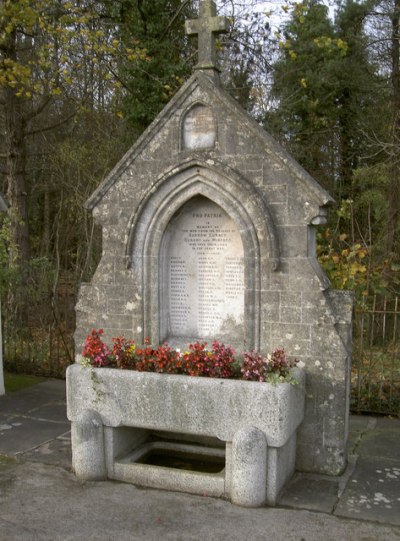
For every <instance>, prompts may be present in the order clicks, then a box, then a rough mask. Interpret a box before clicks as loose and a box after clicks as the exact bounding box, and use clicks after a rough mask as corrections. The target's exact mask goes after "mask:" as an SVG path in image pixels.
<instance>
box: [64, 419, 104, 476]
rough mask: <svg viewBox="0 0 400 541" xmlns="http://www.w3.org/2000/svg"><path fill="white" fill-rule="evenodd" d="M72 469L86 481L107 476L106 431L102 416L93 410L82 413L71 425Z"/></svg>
mask: <svg viewBox="0 0 400 541" xmlns="http://www.w3.org/2000/svg"><path fill="white" fill-rule="evenodd" d="M71 444H72V469H73V470H74V472H75V475H76V476H77V477H78V478H79V479H82V480H85V481H101V480H103V479H106V478H107V469H106V461H105V450H104V431H103V422H102V419H101V416H100V415H99V414H98V413H97V412H96V411H92V410H87V411H85V412H83V413H82V414H81V416H80V417H79V419H78V421H75V422H73V423H72V425H71Z"/></svg>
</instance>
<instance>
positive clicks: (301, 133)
mask: <svg viewBox="0 0 400 541" xmlns="http://www.w3.org/2000/svg"><path fill="white" fill-rule="evenodd" d="M366 10H367V5H366V4H365V3H363V4H355V3H354V2H352V0H348V1H347V2H345V3H344V4H342V5H341V7H340V9H339V10H338V11H337V14H336V19H335V23H332V22H331V20H330V19H329V17H328V11H327V8H326V6H325V5H323V4H322V2H320V1H318V0H304V1H303V2H301V3H299V4H296V5H295V6H294V7H293V10H292V14H291V18H290V19H289V21H288V22H287V23H286V25H285V26H284V29H283V33H282V34H281V35H280V36H279V37H280V47H281V52H280V55H279V59H278V61H277V63H276V64H275V75H274V83H273V87H272V94H273V96H274V98H275V100H276V103H277V107H276V108H275V110H274V111H272V112H271V113H270V114H269V115H267V118H266V127H267V128H269V129H272V130H273V131H274V132H275V133H276V134H277V135H278V137H279V138H280V140H281V141H282V142H283V143H284V144H286V145H287V146H288V148H289V149H290V150H291V152H292V153H293V154H294V156H295V157H296V158H297V159H298V160H299V161H300V163H301V164H302V165H303V166H304V167H305V168H306V169H307V170H308V171H309V172H310V173H311V174H312V175H314V176H315V177H316V178H317V179H318V180H319V181H320V182H321V183H322V184H323V185H324V186H325V187H326V188H328V189H329V190H330V191H331V192H333V194H334V195H335V196H336V197H338V198H339V199H342V198H346V197H349V196H352V195H353V194H352V192H351V179H352V171H353V170H354V169H355V168H356V167H358V166H359V164H360V159H361V157H362V148H363V145H365V142H366V133H367V132H368V129H369V128H367V129H366V128H365V122H366V115H367V114H368V113H369V111H371V110H372V108H373V107H376V106H377V103H378V102H379V101H380V99H381V89H380V87H379V84H378V83H379V78H378V77H377V75H376V74H375V67H374V66H373V64H372V63H371V61H370V59H369V58H368V55H367V52H366V51H367V49H366V36H365V33H364V27H363V20H364V17H365V12H366Z"/></svg>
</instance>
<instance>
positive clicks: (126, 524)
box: [0, 380, 400, 541]
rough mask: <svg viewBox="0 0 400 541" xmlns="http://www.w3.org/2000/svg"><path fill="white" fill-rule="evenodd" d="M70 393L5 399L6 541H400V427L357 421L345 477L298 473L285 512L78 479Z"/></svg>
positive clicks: (0, 405) (1, 433)
mask: <svg viewBox="0 0 400 541" xmlns="http://www.w3.org/2000/svg"><path fill="white" fill-rule="evenodd" d="M69 429H70V427H69V422H68V420H67V418H66V414H65V385H64V382H62V381H56V380H48V381H46V382H44V383H40V384H38V385H35V386H33V387H30V388H28V389H25V390H23V391H19V392H17V393H13V394H10V395H6V396H2V397H0V541H31V540H40V541H42V540H46V541H53V540H54V541H57V540H60V541H64V540H65V541H66V540H74V541H79V540H85V541H86V540H99V541H101V540H114V539H115V540H118V541H124V540H142V539H143V540H157V541H159V539H160V538H163V539H165V540H167V541H168V540H174V541H175V540H182V541H186V540H189V541H191V540H196V541H197V540H211V539H212V540H216V541H219V540H228V539H229V540H242V539H243V540H244V539H246V540H247V539H248V540H250V541H253V540H267V539H271V540H274V541H280V540H285V541H286V540H289V541H290V540H296V541H321V540H324V541H330V540H335V541H336V540H349V541H350V540H351V541H380V540H382V541H392V540H397V541H400V420H399V419H388V418H374V417H356V416H353V417H352V418H351V434H350V442H349V467H348V468H347V471H346V472H345V474H344V475H343V476H341V477H340V478H330V477H327V476H320V475H311V474H296V475H295V476H294V478H293V479H292V481H291V483H290V484H289V485H288V486H287V488H286V490H285V492H284V493H283V494H282V496H281V498H280V500H279V504H278V506H277V507H276V508H263V509H244V508H240V507H237V506H233V505H231V504H230V503H229V502H226V501H222V500H216V499H212V498H208V497H199V496H191V495H187V494H179V493H171V492H164V491H159V490H151V489H143V488H138V487H135V486H132V485H127V484H124V483H118V482H113V481H108V482H99V483H82V482H80V481H77V480H76V479H75V477H74V476H73V474H72V473H71V451H70V435H69Z"/></svg>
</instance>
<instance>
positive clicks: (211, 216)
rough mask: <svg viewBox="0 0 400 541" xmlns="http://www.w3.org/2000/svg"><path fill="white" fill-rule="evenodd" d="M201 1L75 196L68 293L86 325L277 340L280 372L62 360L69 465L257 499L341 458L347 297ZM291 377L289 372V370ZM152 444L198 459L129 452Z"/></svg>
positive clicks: (238, 341) (178, 342)
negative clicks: (283, 361)
mask: <svg viewBox="0 0 400 541" xmlns="http://www.w3.org/2000/svg"><path fill="white" fill-rule="evenodd" d="M226 30H227V20H226V18H225V17H221V16H217V15H216V8H215V3H214V2H213V1H211V0H203V1H201V2H200V13H199V18H198V19H196V20H191V21H187V23H186V31H187V34H189V35H197V37H198V64H197V65H196V67H195V69H194V73H193V75H192V77H191V78H190V79H189V80H188V81H187V82H186V83H185V84H184V85H183V86H182V88H181V89H180V91H179V92H178V93H177V94H176V95H175V96H174V97H173V98H172V100H171V101H170V103H169V104H168V105H167V106H166V107H165V108H164V110H163V111H162V112H161V113H160V114H159V115H158V117H157V118H156V119H155V120H154V122H153V123H152V124H151V125H150V126H149V127H148V128H147V130H146V131H145V132H144V133H143V135H142V136H141V137H140V138H139V140H138V141H137V142H136V143H135V144H134V145H133V147H132V148H131V149H130V150H129V151H128V152H127V153H126V155H125V156H124V157H123V158H122V159H121V161H120V162H119V163H118V164H117V165H116V167H115V168H114V169H113V170H112V171H111V173H110V174H109V176H108V177H107V178H106V179H105V180H104V182H103V183H102V184H101V185H100V186H99V188H98V189H97V190H96V191H95V192H94V193H93V194H92V196H91V197H90V199H89V200H88V202H87V208H88V209H91V210H92V212H93V216H94V218H95V220H96V222H97V223H98V224H100V226H101V228H102V236H103V252H102V257H101V260H100V263H99V265H98V268H97V270H96V272H95V274H94V276H93V278H92V281H91V283H89V284H82V285H81V289H80V294H79V299H78V303H77V307H76V310H77V330H76V335H75V341H76V348H77V352H79V351H81V348H82V345H83V343H84V341H85V338H86V336H87V335H88V334H89V333H90V331H91V329H93V328H95V329H99V328H102V329H103V330H104V336H105V337H106V338H107V339H108V340H109V341H111V338H112V337H116V336H121V335H124V336H126V337H129V338H132V339H134V340H135V342H136V343H137V344H143V343H144V341H145V339H148V340H149V341H150V343H151V344H155V345H158V344H162V343H164V342H167V343H168V344H170V345H172V346H174V347H176V348H185V347H187V345H188V344H189V343H191V342H193V341H206V342H207V343H212V342H213V340H215V339H217V340H219V341H220V342H223V343H224V344H226V345H228V344H229V345H231V346H233V347H234V348H235V350H236V351H237V352H243V351H251V350H257V351H260V352H263V353H264V354H266V353H268V352H271V351H273V350H275V349H276V348H284V349H285V351H286V353H287V354H288V355H289V356H290V358H297V359H299V360H300V361H302V364H303V365H304V369H303V370H301V369H294V370H295V371H297V372H296V374H297V375H296V377H297V378H298V380H299V384H298V385H289V384H277V385H272V384H267V383H260V382H247V381H239V380H222V379H218V378H214V379H213V378H200V377H188V376H184V375H169V374H156V373H147V374H145V373H143V372H135V371H133V370H117V369H112V368H91V369H89V368H84V367H82V366H80V365H79V364H78V363H76V364H74V365H73V366H71V367H69V369H68V373H67V398H68V417H69V419H70V421H72V453H73V468H74V470H75V473H76V475H77V476H78V477H80V478H82V479H92V480H95V479H106V478H110V479H117V480H122V481H127V482H131V483H135V484H138V485H142V486H150V487H158V488H164V489H170V490H180V491H186V492H191V493H198V494H208V495H211V496H216V497H224V498H229V499H231V500H232V502H234V503H237V504H240V505H247V506H261V505H265V504H267V505H275V503H276V501H277V498H278V496H279V492H280V491H281V489H282V487H283V486H284V484H285V483H286V481H287V480H288V479H289V478H290V477H291V476H292V474H293V473H294V471H295V470H298V471H303V472H315V473H323V474H328V475H338V474H340V473H342V472H343V470H344V468H345V466H346V441H347V432H348V409H349V403H348V401H349V378H350V361H351V314H352V296H351V294H350V293H348V292H343V291H335V290H332V289H331V288H330V283H329V280H328V279H327V278H326V276H325V275H324V272H323V271H322V269H321V268H320V266H319V264H318V261H317V258H316V240H315V236H316V227H317V226H318V225H321V224H324V223H325V221H326V215H327V208H328V207H329V206H330V205H332V204H333V203H334V202H333V200H332V198H331V196H330V195H329V194H328V193H327V192H326V191H325V190H324V189H323V188H322V187H321V186H320V185H319V184H318V183H317V182H316V181H315V180H314V179H313V178H312V177H311V176H310V175H309V174H308V173H307V172H306V171H305V170H304V169H303V168H302V167H301V166H300V165H299V164H298V163H296V161H294V160H293V158H291V156H290V155H288V153H287V152H286V151H285V150H284V149H283V148H282V147H281V146H280V145H279V144H278V143H277V142H276V141H275V140H274V139H273V138H272V137H271V136H270V135H269V134H268V133H267V132H266V131H264V130H263V129H262V128H261V127H260V126H259V125H258V124H257V123H256V122H255V121H254V120H252V119H251V118H250V117H249V116H248V115H247V114H246V112H245V111H243V109H241V107H240V106H239V105H238V104H237V103H236V101H235V100H234V99H233V98H231V97H230V96H229V95H228V94H227V93H226V92H225V91H224V90H223V88H221V83H220V79H219V70H218V68H217V66H216V53H215V40H216V36H217V35H218V34H219V33H221V32H225V31H226ZM304 379H305V384H304ZM160 450H163V452H165V450H167V451H168V450H169V451H170V452H171V453H173V452H175V453H178V454H179V453H180V452H181V453H189V454H193V455H196V456H203V457H206V458H208V459H209V460H210V462H213V463H214V465H215V469H214V470H212V471H211V470H210V471H208V470H207V471H185V470H181V469H178V468H175V467H167V466H165V465H164V466H158V465H154V464H153V465H152V464H149V463H146V461H145V460H143V456H145V455H146V454H149V453H154V452H158V451H160Z"/></svg>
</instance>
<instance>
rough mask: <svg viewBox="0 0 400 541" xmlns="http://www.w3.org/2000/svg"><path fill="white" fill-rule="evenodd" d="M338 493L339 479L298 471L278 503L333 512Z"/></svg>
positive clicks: (296, 507) (297, 507) (322, 511)
mask: <svg viewBox="0 0 400 541" xmlns="http://www.w3.org/2000/svg"><path fill="white" fill-rule="evenodd" d="M338 494H339V481H338V480H337V479H332V478H331V479H326V478H321V477H317V476H315V475H312V474H309V475H307V474H302V473H296V474H295V475H294V476H293V478H292V479H291V481H290V482H289V483H288V484H287V485H286V487H285V489H284V491H283V492H282V495H281V496H280V498H279V500H278V505H279V506H283V507H290V508H294V509H308V510H309V511H319V512H321V513H332V511H333V510H334V508H335V505H336V503H337V499H338Z"/></svg>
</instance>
